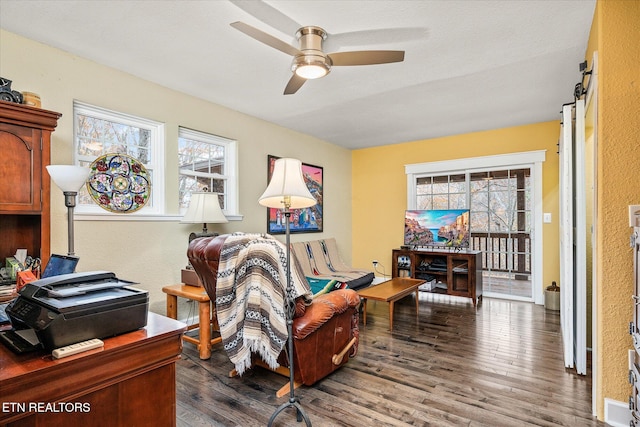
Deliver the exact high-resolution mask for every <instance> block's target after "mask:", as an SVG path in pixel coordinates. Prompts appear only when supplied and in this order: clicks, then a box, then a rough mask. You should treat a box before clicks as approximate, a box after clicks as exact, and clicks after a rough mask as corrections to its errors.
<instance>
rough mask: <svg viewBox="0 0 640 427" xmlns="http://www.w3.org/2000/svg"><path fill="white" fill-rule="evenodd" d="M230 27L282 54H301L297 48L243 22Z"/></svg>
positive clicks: (233, 23)
mask: <svg viewBox="0 0 640 427" xmlns="http://www.w3.org/2000/svg"><path fill="white" fill-rule="evenodd" d="M230 25H231V26H232V27H233V28H235V29H236V30H239V31H242V32H243V33H245V34H246V35H248V36H249V37H252V38H254V39H256V40H258V41H259V42H262V43H264V44H266V45H267V46H271V47H272V48H275V49H278V50H279V51H280V52H284V53H286V54H287V55H291V56H296V55H299V54H301V53H302V52H300V51H299V50H298V48H295V47H293V46H291V45H290V44H289V43H285V42H283V41H282V40H280V39H278V38H276V37H273V36H272V35H271V34H267V33H265V32H264V31H262V30H259V29H257V28H255V27H252V26H251V25H247V24H245V23H244V22H240V21H238V22H232V23H231V24H230Z"/></svg>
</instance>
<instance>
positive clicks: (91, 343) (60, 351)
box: [51, 338, 104, 359]
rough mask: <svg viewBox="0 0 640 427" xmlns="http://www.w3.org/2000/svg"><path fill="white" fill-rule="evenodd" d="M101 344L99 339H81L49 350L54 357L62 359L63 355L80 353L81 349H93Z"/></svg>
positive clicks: (101, 345)
mask: <svg viewBox="0 0 640 427" xmlns="http://www.w3.org/2000/svg"><path fill="white" fill-rule="evenodd" d="M103 346H104V343H103V342H102V341H101V340H99V339H97V338H94V339H92V340H87V341H81V342H78V343H75V344H70V345H66V346H64V347H60V348H56V349H55V350H53V351H52V352H51V355H52V356H53V357H54V358H55V359H62V358H63V357H67V356H72V355H74V354H78V353H82V352H83V351H88V350H93V349H94V348H100V347H103Z"/></svg>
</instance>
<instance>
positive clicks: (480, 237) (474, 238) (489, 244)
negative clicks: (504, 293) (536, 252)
mask: <svg viewBox="0 0 640 427" xmlns="http://www.w3.org/2000/svg"><path fill="white" fill-rule="evenodd" d="M470 246H471V249H473V250H476V251H482V269H483V270H491V271H506V272H513V273H516V274H518V273H520V274H531V255H530V252H531V237H530V235H529V233H522V232H520V233H471V242H470Z"/></svg>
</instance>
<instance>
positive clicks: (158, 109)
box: [0, 30, 351, 313]
mask: <svg viewBox="0 0 640 427" xmlns="http://www.w3.org/2000/svg"><path fill="white" fill-rule="evenodd" d="M0 76H2V77H4V78H8V79H10V80H13V84H12V89H14V90H19V91H31V92H35V93H38V94H39V95H40V97H41V99H42V108H44V109H48V110H53V111H57V112H60V113H62V114H63V116H62V118H61V119H60V121H59V122H58V128H57V129H56V131H55V132H54V133H53V135H52V143H51V146H52V148H51V159H52V163H61V164H69V163H71V162H72V161H73V155H72V145H73V143H72V141H73V100H76V99H77V100H80V101H83V102H87V103H90V104H94V105H97V106H100V107H104V108H108V109H112V110H115V111H118V112H123V113H129V114H134V115H139V116H141V117H144V118H148V119H152V120H157V121H159V122H162V123H165V130H166V136H165V141H166V144H165V146H166V150H167V151H166V156H165V165H166V173H167V179H166V184H167V206H166V208H167V212H168V214H169V215H173V216H172V217H171V216H165V217H163V218H159V219H158V220H157V221H130V220H124V221H76V222H75V252H76V253H77V254H78V255H79V256H80V263H79V264H78V270H80V271H90V270H110V271H114V272H115V273H116V274H117V275H118V276H119V277H122V278H123V279H127V280H132V281H136V282H139V283H140V287H142V288H144V289H147V290H149V291H150V299H151V309H152V310H153V311H156V312H159V313H164V311H165V299H164V298H165V296H164V294H163V293H162V291H161V289H162V287H163V286H165V285H167V284H172V283H178V282H180V270H181V269H182V268H184V266H185V265H186V263H187V259H186V250H187V236H188V235H189V233H190V232H191V231H198V230H201V229H202V228H201V225H200V226H198V225H197V224H194V225H187V224H180V223H179V219H180V217H179V216H178V206H177V204H178V202H177V188H178V172H177V169H178V157H177V134H178V126H186V127H188V128H191V129H197V130H200V131H203V132H210V133H213V134H216V135H220V136H223V137H227V138H231V139H235V140H237V141H238V152H239V153H238V159H239V160H238V170H239V178H240V179H239V196H240V200H239V210H240V213H241V214H242V215H244V218H243V220H242V221H230V222H229V223H228V224H216V225H211V226H210V227H209V228H210V230H212V231H216V232H221V233H222V232H233V231H245V232H254V233H255V232H265V231H266V209H265V208H263V207H262V206H260V205H258V197H260V195H261V194H262V192H263V191H264V189H265V188H266V185H267V182H266V181H267V155H268V154H273V155H275V156H280V157H296V158H299V159H300V160H302V161H303V162H307V163H311V164H314V165H318V166H323V167H324V188H325V192H324V206H325V207H326V208H327V209H325V212H324V214H325V215H324V233H317V234H295V235H293V236H292V241H299V240H310V239H318V238H322V237H335V238H336V240H337V243H338V249H339V250H340V251H341V253H342V254H343V255H344V257H345V258H346V259H345V261H350V259H349V255H350V254H351V191H350V189H351V187H350V186H349V185H348V184H347V185H345V183H348V182H349V181H350V179H351V153H350V151H349V150H346V149H344V148H342V147H338V146H336V145H333V144H329V143H327V142H325V141H322V140H319V139H317V138H313V137H311V136H308V135H304V134H301V133H299V132H294V131H292V130H289V129H285V128H282V127H279V126H276V125H273V124H271V123H268V122H265V121H263V120H259V119H256V118H253V117H250V116H247V115H244V114H241V113H238V112H237V111H233V110H230V109H228V108H224V107H221V106H218V105H215V104H212V103H210V102H205V101H204V100H202V99H198V98H195V97H192V96H188V95H185V94H182V93H179V92H177V91H175V90H172V89H171V88H166V87H162V86H159V85H156V84H153V83H150V82H148V81H145V80H142V79H139V78H137V77H134V76H132V75H130V74H127V73H123V72H120V71H117V70H114V69H112V68H109V67H106V66H103V65H100V64H97V63H95V62H92V61H89V60H86V59H83V58H80V57H77V56H74V55H71V54H69V53H67V52H63V51H61V50H58V49H54V48H51V47H49V46H46V45H44V44H41V43H37V42H34V41H32V40H29V39H26V38H23V37H20V36H18V35H16V34H13V33H10V32H6V31H2V30H0ZM212 78H215V76H213V75H212ZM0 180H1V177H0ZM117 216H118V217H119V219H122V218H123V216H124V217H126V215H124V214H123V215H117ZM66 217H67V215H66V208H65V207H64V199H63V195H62V192H61V191H59V190H58V189H57V187H55V185H52V191H51V221H52V225H51V250H52V251H53V252H56V253H66V252H67V237H66V236H67V225H66V224H67V219H66Z"/></svg>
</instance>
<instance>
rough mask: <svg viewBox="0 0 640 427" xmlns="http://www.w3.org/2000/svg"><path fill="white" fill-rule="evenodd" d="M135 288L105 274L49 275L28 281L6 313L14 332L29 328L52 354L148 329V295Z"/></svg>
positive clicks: (100, 272)
mask: <svg viewBox="0 0 640 427" xmlns="http://www.w3.org/2000/svg"><path fill="white" fill-rule="evenodd" d="M133 284H134V283H133V282H128V281H125V280H120V279H118V278H117V277H116V276H115V274H114V273H111V272H107V271H90V272H84V273H71V274H62V275H59V276H52V277H48V278H45V279H40V280H36V281H33V282H30V283H28V284H27V285H26V286H25V287H24V288H22V289H21V290H20V292H19V293H20V296H19V297H18V298H16V299H15V300H14V301H13V302H12V303H11V304H9V306H8V307H7V308H6V313H7V315H8V316H9V319H10V320H11V324H12V325H13V328H14V329H15V330H17V331H18V332H20V331H21V330H25V329H32V330H33V331H34V332H35V335H36V336H37V338H38V340H39V342H40V344H41V345H42V346H43V347H44V349H45V350H47V351H51V350H53V349H56V348H59V347H63V346H66V345H69V344H74V343H77V342H80V341H85V340H89V339H92V338H107V337H110V336H114V335H119V334H122V333H125V332H129V331H133V330H136V329H139V328H142V327H144V326H146V324H147V312H148V309H149V293H148V292H147V291H144V290H141V289H136V288H134V287H131V285H133ZM3 341H5V342H7V339H6V337H3ZM14 350H15V348H14Z"/></svg>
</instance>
